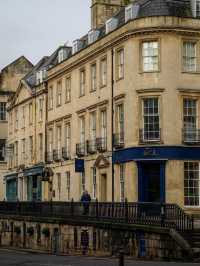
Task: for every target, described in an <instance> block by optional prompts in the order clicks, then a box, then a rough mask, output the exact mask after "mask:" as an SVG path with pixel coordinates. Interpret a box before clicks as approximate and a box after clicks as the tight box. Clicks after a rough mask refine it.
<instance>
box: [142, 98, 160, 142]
mask: <svg viewBox="0 0 200 266" xmlns="http://www.w3.org/2000/svg"><path fill="white" fill-rule="evenodd" d="M146 100H157V105H158V113H145V105H144V101H146ZM153 106H154V104H153ZM149 109H154V108H150V107H149V108H147V110H149ZM142 117H143V141H144V142H145V141H152V142H153V141H160V137H161V136H160V99H159V97H154V96H152V97H144V98H142ZM148 117H158V125H159V127H158V129H157V130H145V128H146V126H145V124H146V125H149V126H148V127H150V128H151V123H146V122H145V120H146V118H148ZM147 120H148V119H147ZM149 120H151V119H149ZM153 124H154V123H152V125H153ZM155 124H156V123H155ZM155 124H154V128H155ZM151 133H152V135H154V134H155V135H156V134H157V133H158V137H156V136H155V137H148V136H151ZM146 134H147V137H145V136H146Z"/></svg>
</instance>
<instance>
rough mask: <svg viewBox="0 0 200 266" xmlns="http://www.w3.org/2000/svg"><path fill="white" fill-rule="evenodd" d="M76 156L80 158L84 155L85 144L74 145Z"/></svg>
mask: <svg viewBox="0 0 200 266" xmlns="http://www.w3.org/2000/svg"><path fill="white" fill-rule="evenodd" d="M76 155H77V156H78V157H82V156H84V155H85V143H78V144H76Z"/></svg>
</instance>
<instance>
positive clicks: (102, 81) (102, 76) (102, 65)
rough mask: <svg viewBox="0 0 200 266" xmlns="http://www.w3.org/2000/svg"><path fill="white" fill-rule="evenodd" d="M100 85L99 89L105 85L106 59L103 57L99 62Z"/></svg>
mask: <svg viewBox="0 0 200 266" xmlns="http://www.w3.org/2000/svg"><path fill="white" fill-rule="evenodd" d="M100 84H101V87H104V86H106V85H107V58H106V57H104V58H102V59H101V61H100Z"/></svg>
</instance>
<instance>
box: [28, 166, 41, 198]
mask: <svg viewBox="0 0 200 266" xmlns="http://www.w3.org/2000/svg"><path fill="white" fill-rule="evenodd" d="M43 175H44V166H43V165H39V166H34V167H32V168H28V169H25V170H24V177H25V178H26V180H27V181H26V183H27V200H28V201H41V200H42V177H43Z"/></svg>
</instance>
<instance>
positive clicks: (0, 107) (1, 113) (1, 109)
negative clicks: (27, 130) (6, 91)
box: [0, 102, 7, 121]
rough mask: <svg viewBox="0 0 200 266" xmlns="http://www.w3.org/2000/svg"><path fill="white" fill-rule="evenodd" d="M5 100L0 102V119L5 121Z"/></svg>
mask: <svg viewBox="0 0 200 266" xmlns="http://www.w3.org/2000/svg"><path fill="white" fill-rule="evenodd" d="M6 117H7V114H6V102H0V121H6Z"/></svg>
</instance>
